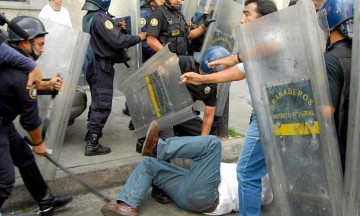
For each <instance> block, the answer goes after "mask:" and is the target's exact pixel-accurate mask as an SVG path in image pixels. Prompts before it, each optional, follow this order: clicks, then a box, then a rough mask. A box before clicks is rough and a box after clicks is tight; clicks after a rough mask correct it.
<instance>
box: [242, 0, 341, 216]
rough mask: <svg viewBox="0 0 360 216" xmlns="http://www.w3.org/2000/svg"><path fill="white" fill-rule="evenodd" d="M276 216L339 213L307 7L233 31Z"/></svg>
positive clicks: (334, 154)
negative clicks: (255, 122)
mask: <svg viewBox="0 0 360 216" xmlns="http://www.w3.org/2000/svg"><path fill="white" fill-rule="evenodd" d="M237 30H238V34H239V42H241V44H240V46H241V47H240V50H241V52H242V53H243V54H244V64H245V69H246V76H247V81H248V83H249V88H250V93H251V96H252V104H253V107H254V110H255V113H256V116H257V123H258V127H259V131H260V136H261V140H262V144H263V151H264V155H265V159H266V165H267V170H268V173H269V175H270V179H271V183H272V188H273V192H274V198H275V204H276V205H277V207H278V209H279V211H280V213H279V215H284V216H289V215H299V216H300V215H301V216H303V215H317V216H321V215H323V216H329V215H333V216H337V215H343V214H342V202H343V178H342V172H341V165H340V155H339V150H338V145H337V141H336V140H337V139H336V134H335V126H334V121H333V118H332V113H331V112H329V108H330V107H331V103H330V94H329V87H328V82H327V76H326V68H325V64H324V59H323V52H324V50H322V49H321V42H322V39H321V38H323V33H322V32H319V31H318V30H319V28H318V21H317V17H316V13H315V7H314V4H313V3H312V1H307V0H306V1H299V2H298V3H297V4H296V5H294V6H292V7H288V8H285V9H282V10H280V11H278V12H275V13H272V14H269V15H267V16H264V17H261V18H258V19H257V20H255V21H253V22H250V23H246V24H242V25H240V26H239V28H237Z"/></svg>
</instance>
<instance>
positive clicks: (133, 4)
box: [109, 0, 142, 96]
mask: <svg viewBox="0 0 360 216" xmlns="http://www.w3.org/2000/svg"><path fill="white" fill-rule="evenodd" d="M109 11H110V13H111V14H112V15H114V16H115V21H116V22H118V21H119V20H121V19H124V20H127V21H128V20H130V22H127V25H129V23H130V26H128V28H129V29H128V32H129V33H131V34H132V35H138V34H139V33H140V32H141V26H140V0H131V1H129V0H116V1H112V2H111V6H110V9H109ZM129 30H130V31H129ZM127 52H128V55H129V56H130V57H131V60H130V61H128V62H127V64H128V65H129V67H128V66H126V65H125V64H115V65H114V68H115V71H116V73H115V77H114V86H117V85H118V84H119V83H120V82H122V81H123V80H125V79H127V78H128V77H129V76H131V74H132V73H133V72H134V71H136V70H137V69H138V68H139V67H140V65H141V64H142V51H141V43H139V44H137V45H135V46H133V47H130V48H129V49H127ZM116 90H117V89H114V96H119V95H123V93H122V92H118V91H116Z"/></svg>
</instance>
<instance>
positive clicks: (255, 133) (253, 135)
mask: <svg viewBox="0 0 360 216" xmlns="http://www.w3.org/2000/svg"><path fill="white" fill-rule="evenodd" d="M236 171H237V179H238V183H239V188H238V190H239V202H240V203H239V206H240V216H260V214H261V189H262V187H261V178H262V177H263V176H265V175H266V173H267V169H266V163H265V158H264V152H263V149H262V145H261V140H260V134H259V129H258V126H257V121H256V116H255V114H254V113H253V114H252V115H251V118H250V125H249V128H248V131H247V134H246V137H245V140H244V145H243V148H242V151H241V155H240V158H239V161H238V164H237V170H236Z"/></svg>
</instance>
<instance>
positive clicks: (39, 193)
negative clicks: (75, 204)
mask: <svg viewBox="0 0 360 216" xmlns="http://www.w3.org/2000/svg"><path fill="white" fill-rule="evenodd" d="M19 171H20V174H21V177H22V179H23V181H24V185H25V186H26V188H27V189H28V191H29V192H30V194H31V196H32V197H33V198H34V199H35V201H36V202H37V203H38V205H39V208H40V214H41V215H42V216H49V215H53V214H54V211H55V210H56V209H58V208H61V207H64V206H65V205H66V204H68V203H69V202H71V200H72V197H55V196H54V195H53V194H52V193H51V191H50V189H49V187H48V186H47V184H46V182H45V180H44V179H43V177H42V175H41V173H40V170H39V168H38V166H37V165H36V163H33V164H31V165H30V166H27V167H21V168H20V167H19Z"/></svg>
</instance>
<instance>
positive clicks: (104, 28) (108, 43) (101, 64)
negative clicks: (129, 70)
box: [82, 0, 146, 156]
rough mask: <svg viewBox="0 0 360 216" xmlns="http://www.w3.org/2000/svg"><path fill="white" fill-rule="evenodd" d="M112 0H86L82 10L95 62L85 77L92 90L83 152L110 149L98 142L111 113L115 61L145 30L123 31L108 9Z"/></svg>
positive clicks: (141, 36) (97, 153)
mask: <svg viewBox="0 0 360 216" xmlns="http://www.w3.org/2000/svg"><path fill="white" fill-rule="evenodd" d="M110 3H111V0H87V1H86V2H85V4H84V6H83V8H82V10H87V11H88V13H87V14H86V15H85V16H84V19H83V28H84V30H85V31H88V32H89V33H90V35H91V40H90V45H91V49H92V52H93V55H94V61H93V62H94V64H93V65H92V66H91V67H90V68H87V74H86V76H87V77H86V79H87V81H88V83H89V86H90V91H91V105H90V107H89V114H88V117H89V118H88V126H87V128H88V133H87V135H86V137H85V140H86V148H85V155H86V156H91V155H101V154H108V153H110V152H111V149H110V148H109V147H103V146H102V145H101V144H99V138H100V137H101V135H102V129H103V127H104V125H105V123H106V121H107V119H108V117H109V115H110V112H111V106H112V96H113V80H114V73H115V70H114V67H113V65H114V63H116V62H124V61H123V60H124V59H123V58H125V56H124V52H125V51H124V48H129V47H132V46H134V45H136V44H138V43H140V42H141V41H143V40H145V38H146V34H145V33H140V34H139V35H126V34H123V33H122V32H121V31H120V30H119V29H118V28H117V27H116V24H115V23H114V21H113V20H112V17H111V16H110V15H109V14H108V13H107V10H108V8H109V6H110Z"/></svg>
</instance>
